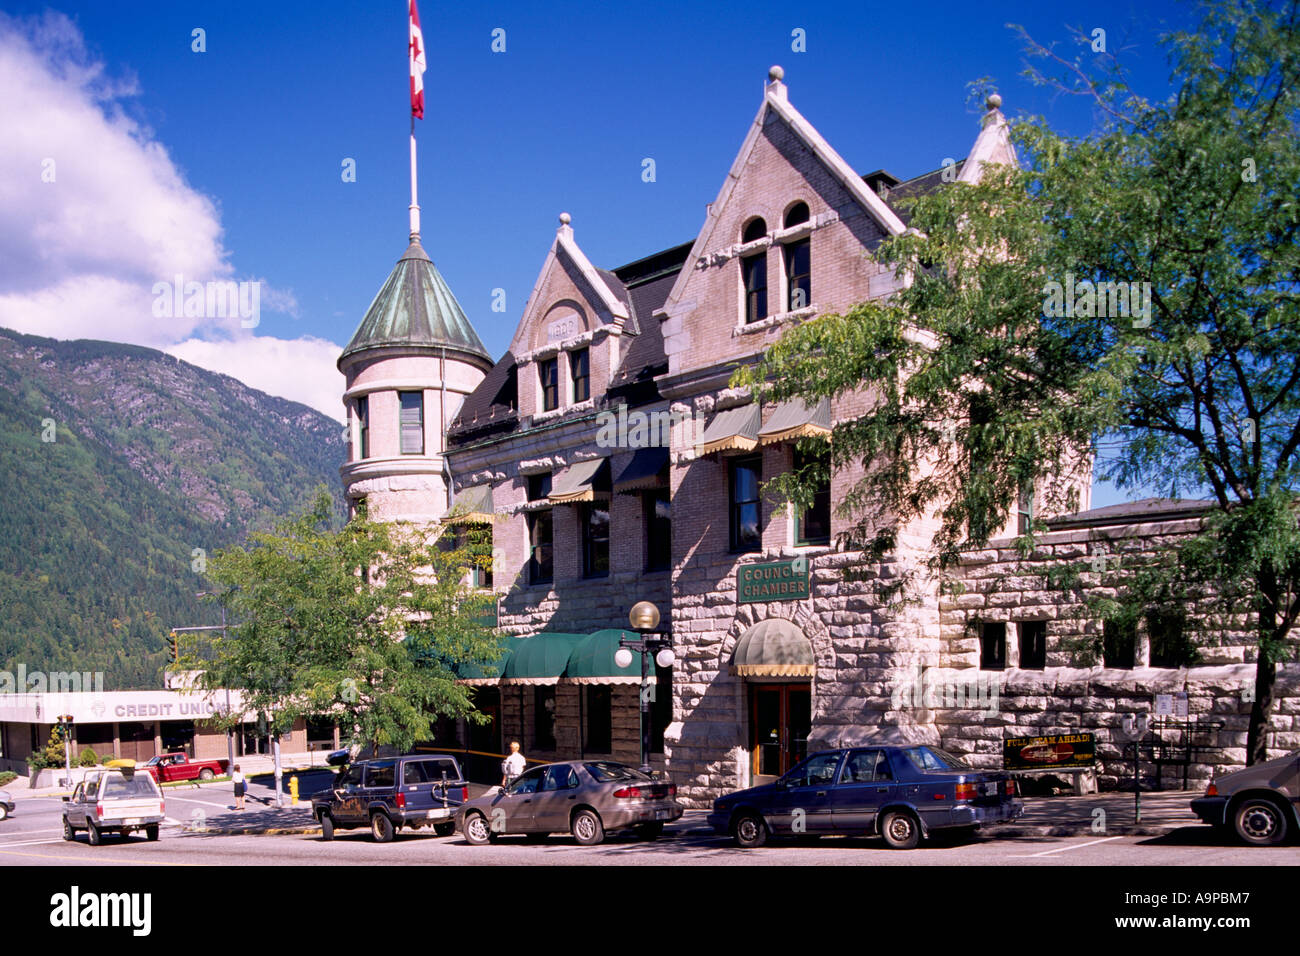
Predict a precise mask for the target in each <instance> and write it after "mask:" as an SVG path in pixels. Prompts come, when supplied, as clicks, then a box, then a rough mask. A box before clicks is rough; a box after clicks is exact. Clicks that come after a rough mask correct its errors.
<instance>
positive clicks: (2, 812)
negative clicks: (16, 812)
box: [0, 803, 9, 820]
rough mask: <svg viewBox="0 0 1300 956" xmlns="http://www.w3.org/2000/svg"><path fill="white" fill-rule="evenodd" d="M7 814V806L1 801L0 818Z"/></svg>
mask: <svg viewBox="0 0 1300 956" xmlns="http://www.w3.org/2000/svg"><path fill="white" fill-rule="evenodd" d="M7 816H9V808H8V807H6V806H5V805H4V804H3V803H0V820H3V819H5V817H7Z"/></svg>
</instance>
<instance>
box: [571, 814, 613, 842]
mask: <svg viewBox="0 0 1300 956" xmlns="http://www.w3.org/2000/svg"><path fill="white" fill-rule="evenodd" d="M569 830H570V832H571V833H572V834H573V838H574V839H575V840H577V841H578V842H579V843H580V844H581V845H582V846H595V845H596V844H597V843H600V842H601V841H602V840H604V839H605V825H604V824H603V823H601V822H600V815H599V814H597V813H596V811H595V810H579V811H578V812H577V813H575V814H574V815H573V822H572V823H571V824H570V825H569Z"/></svg>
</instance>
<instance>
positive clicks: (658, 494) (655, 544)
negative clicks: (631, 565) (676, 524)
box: [641, 488, 673, 571]
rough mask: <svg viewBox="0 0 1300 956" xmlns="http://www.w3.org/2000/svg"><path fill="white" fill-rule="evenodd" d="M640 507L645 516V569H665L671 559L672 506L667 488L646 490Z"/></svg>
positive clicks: (669, 565)
mask: <svg viewBox="0 0 1300 956" xmlns="http://www.w3.org/2000/svg"><path fill="white" fill-rule="evenodd" d="M641 507H642V510H643V513H644V516H645V569H646V570H647V571H667V570H668V569H669V568H670V567H671V566H672V561H673V506H672V501H671V499H670V498H669V491H668V489H667V488H656V489H655V490H653V491H647V492H646V493H645V494H644V496H643V497H642V499H641Z"/></svg>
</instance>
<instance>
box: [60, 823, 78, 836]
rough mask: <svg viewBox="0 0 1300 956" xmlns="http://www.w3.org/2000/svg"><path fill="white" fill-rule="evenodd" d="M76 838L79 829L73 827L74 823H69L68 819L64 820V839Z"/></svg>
mask: <svg viewBox="0 0 1300 956" xmlns="http://www.w3.org/2000/svg"><path fill="white" fill-rule="evenodd" d="M76 838H77V831H76V830H74V829H72V824H71V823H69V822H68V821H67V820H64V821H63V839H65V840H75V839H76Z"/></svg>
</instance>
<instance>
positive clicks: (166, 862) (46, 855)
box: [0, 840, 206, 866]
mask: <svg viewBox="0 0 1300 956" xmlns="http://www.w3.org/2000/svg"><path fill="white" fill-rule="evenodd" d="M51 842H52V843H57V842H60V841H57V840H52V841H51ZM0 855H4V856H26V857H31V858H33V859H38V860H59V861H60V862H63V863H83V864H90V863H102V864H104V865H105V866H112V865H114V864H116V865H117V866H205V865H206V864H203V863H174V862H172V861H171V860H137V859H132V860H110V859H94V858H93V857H89V856H87V857H85V858H84V859H82V858H74V857H70V856H68V855H67V854H66V853H65V854H62V855H59V854H55V853H13V852H11V851H8V850H3V849H0Z"/></svg>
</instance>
